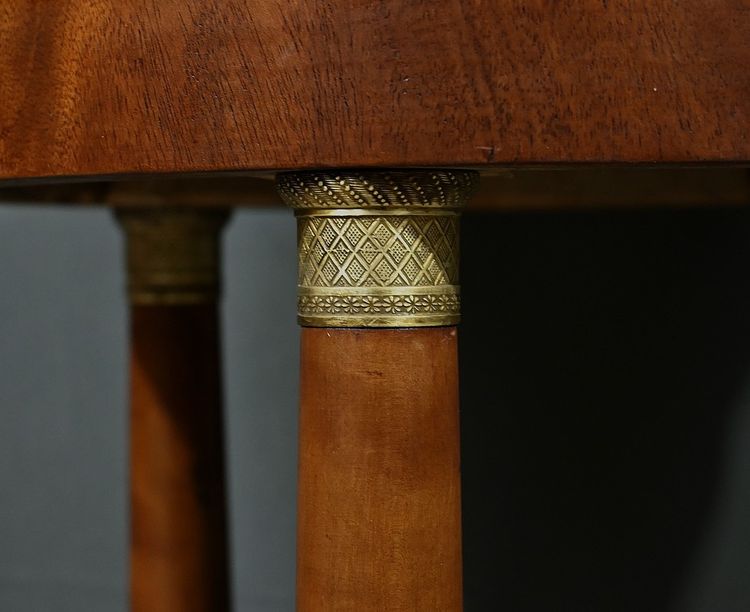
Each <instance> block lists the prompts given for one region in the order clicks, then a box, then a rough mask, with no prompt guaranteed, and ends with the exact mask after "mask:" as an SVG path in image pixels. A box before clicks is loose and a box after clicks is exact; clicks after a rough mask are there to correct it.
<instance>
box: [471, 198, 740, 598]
mask: <svg viewBox="0 0 750 612" xmlns="http://www.w3.org/2000/svg"><path fill="white" fill-rule="evenodd" d="M462 239H463V243H462V257H463V266H462V274H463V277H462V291H463V315H464V317H463V323H462V327H461V330H460V339H461V385H462V390H461V400H462V408H461V410H462V416H461V418H462V445H463V459H462V462H463V465H462V469H463V495H464V497H463V500H464V501H463V504H464V506H463V517H464V518H463V525H464V527H463V528H464V565H465V578H464V581H465V600H466V610H467V612H483V611H491V610H498V611H503V612H505V611H507V612H527V611H534V612H541V611H543V612H561V611H562V612H589V611H596V612H618V611H628V612H631V611H638V612H644V611H651V610H653V611H659V612H664V611H667V610H675V607H674V606H675V602H676V601H677V599H678V597H677V596H678V594H679V592H680V589H681V586H682V583H683V581H684V579H685V571H686V569H687V565H688V563H689V562H690V561H691V559H692V555H693V554H694V553H695V549H696V546H697V545H698V543H699V540H700V537H701V536H702V534H703V533H704V530H705V528H706V524H707V521H708V520H709V518H710V513H711V512H712V509H713V503H714V501H713V500H714V498H715V494H716V492H717V486H718V480H717V478H718V475H719V474H720V472H721V470H722V469H723V466H722V465H721V464H720V462H721V459H722V456H721V450H722V442H723V438H724V435H725V424H726V422H727V420H728V417H729V411H730V409H731V407H732V405H733V400H736V397H737V395H738V393H740V390H741V388H742V386H743V382H744V377H745V376H746V374H747V372H748V365H749V364H750V280H749V279H748V263H749V262H750V211H749V210H747V209H716V210H707V209H704V210H692V211H681V212H678V211H628V212H613V213H612V212H610V213H604V212H585V213H549V214H547V213H528V214H503V215H466V216H465V220H464V226H463V231H462ZM739 545H740V543H739V542H738V546H739ZM748 588H750V585H749V586H748Z"/></svg>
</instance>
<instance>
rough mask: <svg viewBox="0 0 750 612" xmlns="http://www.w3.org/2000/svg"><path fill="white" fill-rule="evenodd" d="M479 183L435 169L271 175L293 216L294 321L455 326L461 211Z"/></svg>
mask: <svg viewBox="0 0 750 612" xmlns="http://www.w3.org/2000/svg"><path fill="white" fill-rule="evenodd" d="M478 179H479V176H478V173H477V172H473V171H468V170H443V169H439V170H431V169H425V170H408V171H406V170H394V171H383V170H362V171H340V172H338V171H314V172H285V173H282V174H279V175H278V177H277V185H278V190H279V193H280V194H281V197H282V198H283V199H284V200H285V201H286V203H287V204H289V205H290V206H291V207H292V208H294V209H295V215H296V217H297V254H298V263H299V269H298V300H297V307H298V308H297V310H298V320H299V322H300V324H301V325H304V326H310V327H432V326H440V325H455V324H456V323H458V321H459V319H460V288H459V278H458V258H459V212H460V210H461V209H462V208H463V207H464V206H465V204H466V201H467V200H468V198H469V197H470V196H471V194H472V193H473V192H474V190H475V189H476V186H477V184H478Z"/></svg>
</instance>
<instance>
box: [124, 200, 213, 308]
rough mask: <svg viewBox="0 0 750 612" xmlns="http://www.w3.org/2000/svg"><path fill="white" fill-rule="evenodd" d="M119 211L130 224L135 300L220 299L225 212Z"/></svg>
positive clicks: (126, 226)
mask: <svg viewBox="0 0 750 612" xmlns="http://www.w3.org/2000/svg"><path fill="white" fill-rule="evenodd" d="M116 214H117V219H118V221H119V222H120V224H121V225H122V226H123V228H124V229H125V237H126V250H127V267H128V294H129V297H130V303H131V304H135V305H181V304H201V303H210V302H215V301H216V299H217V297H218V295H219V290H220V269H219V268H220V265H219V264H220V261H219V259H220V256H219V239H220V233H221V229H222V227H223V226H224V224H225V223H226V221H227V218H228V213H227V212H226V211H223V210H203V209H201V210H197V209H130V208H128V209H120V210H118V211H117V213H116Z"/></svg>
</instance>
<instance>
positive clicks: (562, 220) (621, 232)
mask: <svg viewBox="0 0 750 612" xmlns="http://www.w3.org/2000/svg"><path fill="white" fill-rule="evenodd" d="M293 225H294V224H293V220H292V218H291V215H288V214H287V213H286V212H285V211H247V212H241V213H238V214H236V215H235V218H234V221H233V223H232V224H231V226H230V227H229V229H228V231H227V233H226V239H225V271H226V276H225V281H226V299H225V301H224V307H223V325H224V338H223V343H224V365H225V374H224V379H225V388H226V399H227V430H228V443H229V471H230V474H229V481H230V496H231V500H230V504H231V529H232V560H233V576H234V585H233V586H234V598H235V603H236V609H237V610H238V611H253V612H255V611H258V612H275V611H280V612H281V611H283V612H291V610H293V607H294V606H293V591H294V512H295V500H294V489H295V469H296V468H295V463H296V450H295V439H296V397H297V372H298V363H297V361H298V356H297V342H298V332H297V328H296V326H295V324H294V265H295V264H294V259H293V258H294V249H295V244H294V227H293ZM748 238H750V214H749V213H748V212H747V211H742V210H716V211H710V210H709V211H687V212H679V213H677V212H630V213H606V214H604V213H570V214H513V215H509V214H505V215H497V216H493V217H481V216H480V217H476V216H468V217H467V219H466V222H465V225H464V264H465V266H464V279H463V285H464V296H465V315H466V316H465V323H464V325H463V327H462V330H461V351H462V366H461V367H462V437H463V447H464V451H463V452H464V456H463V471H464V532H465V565H466V578H465V580H466V603H467V605H466V609H467V611H468V612H478V611H483V610H495V609H502V610H512V611H513V612H519V611H526V610H528V611H537V610H539V611H549V610H564V611H575V612H579V611H589V610H591V611H600V610H601V611H605V610H606V611H607V612H611V611H617V610H623V611H624V610H628V611H631V610H633V611H639V612H641V611H644V610H675V611H680V612H682V611H686V612H693V611H695V612H698V611H701V612H703V611H705V612H709V611H711V612H715V611H724V612H734V611H737V612H740V611H746V610H748V609H750V584H748V582H750V581H748V580H747V577H748V576H750V280H748V274H747V270H748V262H750V240H749V239H748ZM490 262H495V263H493V264H490ZM123 284H124V279H123V269H122V241H121V237H120V234H119V232H118V230H117V228H116V227H115V225H114V223H113V221H112V219H111V217H110V215H109V214H108V213H107V212H105V211H101V210H94V209H85V210H83V209H65V210H63V209H61V208H36V207H10V206H5V207H0V410H1V413H0V415H1V416H0V611H3V612H5V611H9V612H32V611H33V612H46V611H53V610H54V611H55V612H66V611H71V612H72V611H75V612H83V611H88V610H91V611H95V612H110V611H112V612H124V611H125V610H126V563H125V559H126V550H127V549H126V543H127V530H126V521H127V516H126V490H125V478H126V456H125V448H126V446H125V436H126V431H125V425H126V412H125V408H126V350H127V346H126V330H127V322H126V312H125V307H124V304H125V302H124V299H123V291H122V287H123ZM487 287H492V289H489V290H488V289H487Z"/></svg>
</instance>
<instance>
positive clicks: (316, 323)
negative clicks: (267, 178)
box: [278, 170, 477, 612]
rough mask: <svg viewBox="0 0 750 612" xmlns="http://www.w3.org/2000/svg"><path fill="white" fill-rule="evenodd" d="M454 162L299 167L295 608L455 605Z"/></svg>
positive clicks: (470, 184) (429, 610) (295, 194)
mask: <svg viewBox="0 0 750 612" xmlns="http://www.w3.org/2000/svg"><path fill="white" fill-rule="evenodd" d="M476 182H477V176H476V173H473V172H463V171H455V172H450V171H440V170H434V171H430V170H422V171H409V172H406V171H392V172H385V171H366V172H365V171H363V172H346V171H342V172H299V173H285V174H281V175H279V177H278V184H279V191H280V193H281V195H282V197H284V199H285V200H286V201H287V202H288V203H289V204H290V205H291V206H293V207H294V208H295V211H296V215H297V218H298V246H299V302H298V307H299V320H300V322H301V324H302V325H303V326H304V329H303V330H302V374H301V376H302V384H301V395H302V397H301V408H300V447H299V450H300V454H299V498H298V542H297V546H298V552H297V609H298V610H300V611H301V612H331V611H338V610H341V611H352V612H354V611H356V612H364V611H373V612H374V611H378V612H381V611H384V610H389V611H407V610H408V611H420V612H421V611H424V612H437V611H440V612H456V611H460V610H461V609H462V590H461V581H462V572H461V511H460V505H461V504H460V471H459V422H458V365H457V343H456V339H457V338H456V328H455V324H456V323H457V322H458V318H459V299H458V211H459V210H460V208H461V207H462V206H463V204H464V203H465V200H466V199H467V197H468V196H469V194H470V193H471V191H472V190H473V188H474V186H475V184H476Z"/></svg>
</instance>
